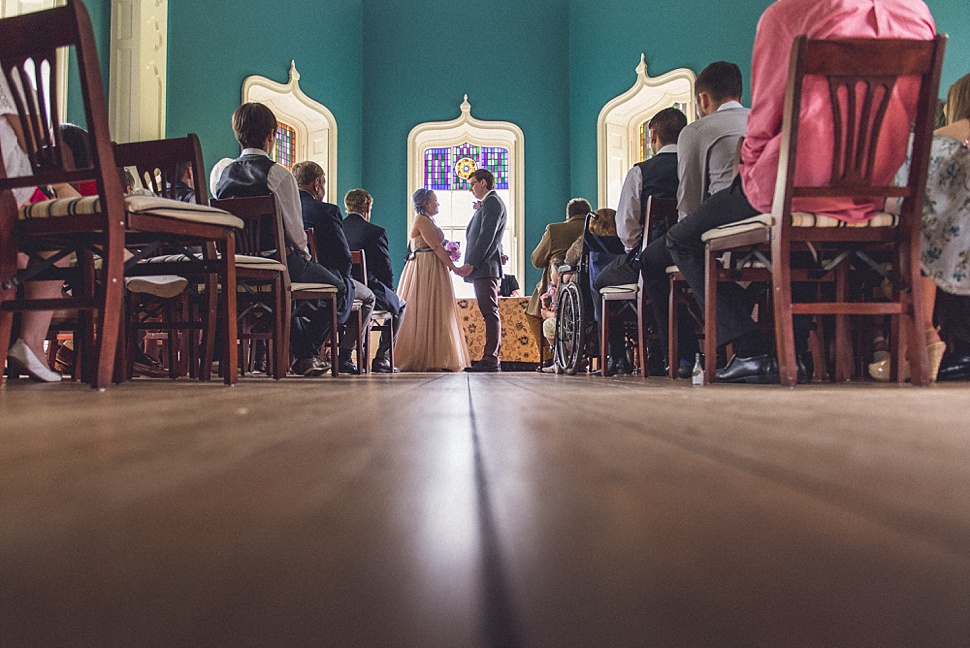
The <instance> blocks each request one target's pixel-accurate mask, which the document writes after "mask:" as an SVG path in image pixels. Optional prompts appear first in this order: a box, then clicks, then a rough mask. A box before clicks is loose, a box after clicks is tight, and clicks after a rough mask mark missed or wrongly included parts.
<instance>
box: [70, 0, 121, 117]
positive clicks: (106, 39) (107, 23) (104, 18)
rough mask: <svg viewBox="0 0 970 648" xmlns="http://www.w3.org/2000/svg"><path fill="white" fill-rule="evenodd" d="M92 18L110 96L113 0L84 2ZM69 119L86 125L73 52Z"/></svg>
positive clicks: (105, 83)
mask: <svg viewBox="0 0 970 648" xmlns="http://www.w3.org/2000/svg"><path fill="white" fill-rule="evenodd" d="M84 6H85V7H87V10H88V16H89V17H90V18H91V29H92V30H93V31H94V40H95V41H96V44H97V50H98V66H99V67H100V68H101V81H102V83H104V96H105V97H106V98H107V96H108V71H109V70H110V69H111V50H110V49H109V44H110V43H111V0H88V1H87V2H85V3H84ZM67 74H68V76H67V119H68V121H71V122H74V123H77V124H80V125H82V126H83V125H84V122H85V120H84V102H83V100H82V98H81V80H80V76H79V75H78V69H77V57H76V56H74V54H73V52H72V53H71V56H70V58H69V60H68V72H67Z"/></svg>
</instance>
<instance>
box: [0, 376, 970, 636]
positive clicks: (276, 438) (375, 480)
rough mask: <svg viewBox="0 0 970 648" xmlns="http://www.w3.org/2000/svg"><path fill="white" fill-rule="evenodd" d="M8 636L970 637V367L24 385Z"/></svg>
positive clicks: (5, 429)
mask: <svg viewBox="0 0 970 648" xmlns="http://www.w3.org/2000/svg"><path fill="white" fill-rule="evenodd" d="M0 646H2V647H3V648H19V647H22V646H23V647H31V648H34V647H42V648H54V647H61V646H64V647H71V648H74V647H89V646H90V647H114V646H118V647H129V646H130V647H152V646H166V647H167V646H179V647H183V646H184V647H191V648H197V647H208V646H212V647H220V648H222V647H249V646H253V647H257V646H258V647H276V646H279V647H291V646H297V647H302V646H321V647H335V648H337V647H339V648H343V647H348V648H350V647H353V648H357V647H389V648H390V647H404V648H425V647H428V648H437V647H442V648H478V647H481V648H498V647H510V648H517V647H522V648H525V647H550V648H568V647H573V646H576V647H592V648H601V647H602V648H613V647H617V648H619V647H626V646H630V647H659V648H666V647H685V648H699V647H717V648H721V647H735V646H737V647H744V648H748V647H761V646H764V647H772V648H787V647H803V646H804V647H816V646H817V647H831V648H846V647H857V646H858V647H873V648H889V647H896V646H913V647H921V648H940V647H949V646H964V647H965V646H970V386H967V385H937V386H933V387H930V388H926V389H916V388H912V387H909V386H903V387H898V386H894V385H874V384H871V383H868V384H862V385H837V386H836V385H812V386H800V387H798V388H796V389H784V388H781V387H746V386H727V385H715V386H707V387H692V386H690V385H689V384H687V383H686V382H685V381H677V382H671V381H668V380H666V379H657V378H655V379H650V380H647V381H644V380H641V379H639V378H633V377H624V378H611V379H602V378H594V377H567V376H549V375H539V374H535V373H505V374H487V375H480V374H479V375H469V374H400V375H395V376H367V377H354V376H341V377H339V378H337V379H333V378H321V379H293V378H291V379H286V380H283V381H280V382H273V381H271V380H255V379H244V380H243V381H242V382H241V384H240V385H238V386H237V387H234V388H227V387H224V386H223V385H221V384H215V383H213V384H198V383H193V382H190V381H178V382H170V381H166V380H136V381H133V382H130V383H128V384H124V385H120V386H116V387H113V388H111V389H109V390H108V391H106V392H103V393H98V392H94V391H92V390H90V389H88V388H85V387H83V386H80V385H77V384H70V383H67V384H60V385H38V384H30V383H26V382H19V381H16V382H12V383H10V382H8V383H5V384H4V385H3V386H2V387H0Z"/></svg>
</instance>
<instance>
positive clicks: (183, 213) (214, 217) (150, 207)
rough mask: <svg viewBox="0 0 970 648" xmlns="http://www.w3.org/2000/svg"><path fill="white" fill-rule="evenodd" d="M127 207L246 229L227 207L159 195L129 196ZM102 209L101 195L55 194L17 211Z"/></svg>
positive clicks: (49, 213) (57, 213)
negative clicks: (57, 195)
mask: <svg viewBox="0 0 970 648" xmlns="http://www.w3.org/2000/svg"><path fill="white" fill-rule="evenodd" d="M125 211H127V212H128V213H130V214H147V215H151V216H163V217H165V218H174V219H177V220H183V221H189V222H193V223H204V224H207V225H221V226H225V227H234V228H236V229H242V227H243V222H242V219H240V218H239V217H237V216H233V215H232V214H230V213H229V212H227V211H223V210H221V209H215V208H213V207H209V206H208V205H196V204H193V203H184V202H179V201H178V200H171V199H169V198H159V197H157V196H139V195H133V196H125ZM100 212H101V197H100V196H81V197H75V198H55V199H54V200H44V201H42V202H39V203H33V204H31V205H25V206H24V207H22V208H21V209H20V211H19V213H18V214H17V216H18V218H19V219H20V220H32V219H41V218H63V217H65V216H85V215H91V214H98V213H100Z"/></svg>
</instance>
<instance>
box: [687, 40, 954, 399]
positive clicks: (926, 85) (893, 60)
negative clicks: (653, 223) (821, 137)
mask: <svg viewBox="0 0 970 648" xmlns="http://www.w3.org/2000/svg"><path fill="white" fill-rule="evenodd" d="M945 44H946V37H945V36H937V37H936V38H935V39H933V40H928V41H915V40H891V39H844V40H809V39H807V38H806V37H805V36H799V37H798V38H796V39H795V41H794V43H793V44H792V53H791V59H790V64H789V73H788V85H787V88H786V92H785V109H784V121H783V127H782V148H781V155H780V159H779V165H778V179H777V183H776V185H775V197H774V202H773V206H772V212H771V226H770V227H761V228H757V229H754V230H751V231H747V232H742V233H737V234H733V235H729V236H725V237H719V238H714V239H712V240H710V241H708V244H707V255H706V256H707V262H706V268H707V270H706V284H705V285H706V292H705V330H706V332H707V335H706V337H705V342H704V347H705V352H706V359H705V360H706V367H705V369H706V374H707V376H706V377H707V379H708V381H713V380H714V376H715V362H716V353H715V350H716V344H717V336H716V334H715V333H714V332H715V331H716V330H717V319H716V318H717V313H716V311H717V308H716V303H717V301H716V299H717V284H718V282H719V281H720V280H722V279H726V280H733V278H732V277H730V276H728V277H721V276H719V270H718V268H717V263H716V256H717V255H719V254H721V253H723V252H725V251H729V250H749V251H750V250H755V251H759V252H761V253H763V254H766V255H770V258H768V257H767V256H766V257H765V258H766V260H767V261H768V266H769V269H768V272H769V273H770V277H768V280H769V281H770V283H771V290H772V301H773V304H774V313H773V315H774V323H775V342H776V351H777V354H778V364H779V372H780V378H781V383H782V384H783V385H787V386H794V385H795V384H796V381H797V366H796V357H795V346H794V329H793V324H792V318H793V316H794V315H798V314H803V315H821V314H832V315H835V318H836V331H835V335H836V342H835V343H836V349H837V354H838V355H839V356H840V359H841V356H843V352H844V350H845V348H846V347H847V345H848V316H849V315H853V314H855V315H890V316H891V318H892V323H893V324H892V340H891V346H892V349H893V359H892V364H893V375H894V377H895V378H896V380H897V381H898V382H902V381H903V380H904V375H903V372H902V370H901V367H902V364H903V362H902V361H903V347H904V346H905V345H904V344H903V339H904V336H906V335H908V337H909V355H910V358H911V362H910V366H911V376H912V378H911V380H912V382H913V384H915V385H926V384H927V383H928V382H929V367H928V360H927V354H926V347H925V343H924V342H923V335H922V333H923V332H922V330H921V329H922V327H921V326H920V325H919V318H920V314H921V311H922V305H923V294H922V288H921V283H920V263H919V234H920V217H921V213H922V203H923V194H924V191H925V185H926V173H927V165H928V161H929V148H930V143H931V138H932V134H933V117H934V111H935V106H936V95H937V90H938V87H939V80H940V68H941V65H942V61H943V52H944V49H945ZM808 77H816V78H817V77H822V78H824V79H826V80H827V81H828V84H829V88H830V97H831V98H832V110H833V112H832V114H833V119H834V121H835V124H836V128H835V142H834V146H833V151H834V155H833V159H832V175H831V178H830V180H829V182H828V183H826V184H825V185H824V186H796V184H795V166H796V160H797V157H798V151H797V144H798V126H799V119H800V110H801V100H802V92H803V84H804V81H805V79H806V78H808ZM900 77H916V78H918V79H919V90H918V96H917V97H915V99H916V104H915V105H916V119H915V122H914V123H915V131H914V134H913V140H912V142H913V143H912V157H911V164H910V171H909V179H908V182H907V184H906V185H905V186H901V187H897V186H880V185H878V184H876V183H875V182H874V179H873V177H872V174H873V164H874V160H875V156H876V145H877V143H878V142H879V141H880V136H881V135H883V129H882V127H883V116H884V115H885V111H886V109H887V106H888V104H889V102H890V101H893V100H894V99H893V92H894V90H895V85H896V81H897V80H898V79H899V78H900ZM860 87H861V88H865V90H866V92H865V93H864V94H863V96H862V97H859V96H858V94H857V88H860ZM849 88H851V91H849V90H847V89H849ZM886 136H888V137H900V138H908V137H909V133H906V132H899V133H896V132H893V133H887V134H886ZM843 142H844V145H843ZM806 154H807V155H811V154H813V151H811V150H809V151H807V152H806ZM809 197H811V198H845V197H866V198H873V197H878V198H902V199H903V200H902V206H901V213H900V215H899V224H898V226H896V227H853V228H850V227H794V226H793V225H792V200H793V199H794V198H809ZM809 245H811V246H812V247H811V249H812V250H813V251H815V252H816V253H818V252H821V251H831V252H833V253H834V254H836V255H842V254H846V255H848V254H855V253H856V251H858V250H865V249H870V250H871V249H877V250H889V251H891V252H892V254H893V261H892V271H893V273H894V282H895V288H894V295H893V300H892V301H890V302H888V303H850V302H847V301H846V297H847V295H848V281H849V270H848V268H847V263H846V262H845V261H843V262H842V263H838V264H837V265H836V266H835V268H834V269H832V268H828V269H827V271H832V272H834V273H835V276H834V281H835V284H836V298H835V301H834V302H814V303H797V304H793V303H792V299H791V283H792V281H798V280H800V279H803V278H804V277H802V276H799V272H798V271H793V269H792V267H791V254H792V250H793V248H799V249H804V248H808V247H809ZM860 258H861V257H860ZM836 374H837V375H836V378H837V379H840V380H844V379H846V378H847V375H846V370H845V368H844V367H842V368H840V367H839V366H838V365H837V370H836Z"/></svg>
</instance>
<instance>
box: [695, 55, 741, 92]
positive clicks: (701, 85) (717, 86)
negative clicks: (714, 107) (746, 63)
mask: <svg viewBox="0 0 970 648" xmlns="http://www.w3.org/2000/svg"><path fill="white" fill-rule="evenodd" d="M702 92H706V93H707V94H709V95H711V99H713V100H714V101H717V102H721V101H726V100H728V99H740V98H741V93H742V92H744V88H743V87H742V85H741V68H739V67H738V66H737V65H735V64H734V63H730V62H728V61H715V62H714V63H711V64H710V65H708V66H707V67H706V68H704V69H703V70H701V73H700V74H699V75H697V80H696V81H694V93H695V94H700V93H702Z"/></svg>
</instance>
